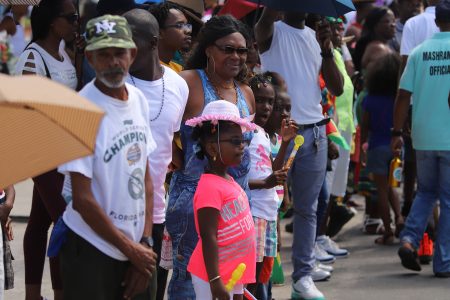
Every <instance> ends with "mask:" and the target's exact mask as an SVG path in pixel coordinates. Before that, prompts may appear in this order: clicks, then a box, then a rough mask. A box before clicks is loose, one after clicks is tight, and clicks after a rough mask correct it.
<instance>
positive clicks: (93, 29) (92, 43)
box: [86, 15, 136, 51]
mask: <svg viewBox="0 0 450 300" xmlns="http://www.w3.org/2000/svg"><path fill="white" fill-rule="evenodd" d="M86 41H87V46H86V51H93V50H98V49H103V48H110V47H116V48H125V49H132V48H136V44H135V43H134V42H133V37H132V33H131V29H130V26H129V25H128V22H127V20H126V19H125V18H123V17H120V16H112V15H104V16H101V17H98V18H95V19H92V20H90V21H89V22H88V23H87V25H86Z"/></svg>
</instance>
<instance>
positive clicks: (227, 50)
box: [214, 44, 248, 56]
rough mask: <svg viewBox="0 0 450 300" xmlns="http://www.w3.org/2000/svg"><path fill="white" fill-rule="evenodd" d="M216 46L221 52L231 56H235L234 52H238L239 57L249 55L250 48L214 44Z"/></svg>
mask: <svg viewBox="0 0 450 300" xmlns="http://www.w3.org/2000/svg"><path fill="white" fill-rule="evenodd" d="M214 46H216V47H217V48H218V49H219V50H220V51H222V52H223V53H225V54H227V55H230V54H234V52H236V53H237V54H238V55H239V56H242V55H246V54H247V53H248V48H244V47H242V48H235V47H233V46H220V45H217V44H214Z"/></svg>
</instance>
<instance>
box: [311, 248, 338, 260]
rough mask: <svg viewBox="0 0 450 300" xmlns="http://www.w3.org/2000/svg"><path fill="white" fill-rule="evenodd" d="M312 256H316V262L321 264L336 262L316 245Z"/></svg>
mask: <svg viewBox="0 0 450 300" xmlns="http://www.w3.org/2000/svg"><path fill="white" fill-rule="evenodd" d="M314 255H315V256H316V260H318V261H319V262H321V263H323V264H332V263H334V261H335V260H336V258H335V257H334V256H333V255H331V254H328V253H327V251H325V250H323V249H322V248H321V247H320V246H319V244H318V243H316V245H315V246H314Z"/></svg>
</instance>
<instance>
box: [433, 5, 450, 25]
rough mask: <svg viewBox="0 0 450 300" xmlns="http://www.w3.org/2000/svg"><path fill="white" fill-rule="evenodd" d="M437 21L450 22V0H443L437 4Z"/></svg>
mask: <svg viewBox="0 0 450 300" xmlns="http://www.w3.org/2000/svg"><path fill="white" fill-rule="evenodd" d="M436 21H438V22H450V0H441V2H439V4H437V5H436Z"/></svg>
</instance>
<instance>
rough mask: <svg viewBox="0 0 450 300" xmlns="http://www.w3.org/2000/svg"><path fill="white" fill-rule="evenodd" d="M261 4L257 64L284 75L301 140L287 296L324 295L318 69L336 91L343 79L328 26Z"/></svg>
mask: <svg viewBox="0 0 450 300" xmlns="http://www.w3.org/2000/svg"><path fill="white" fill-rule="evenodd" d="M278 15H279V13H278V12H275V11H272V10H270V9H267V8H265V9H264V12H263V14H262V16H261V19H260V20H259V22H258V23H257V24H256V27H255V36H256V41H257V43H258V47H259V50H260V53H261V63H262V68H263V69H264V70H265V71H275V72H278V73H280V74H281V76H283V77H284V79H285V80H286V83H287V86H288V93H289V95H290V96H291V99H292V118H293V119H294V120H295V121H296V122H297V123H298V124H299V127H300V130H299V132H298V133H299V134H301V135H303V136H304V138H305V143H304V145H303V146H302V148H301V149H300V150H299V151H298V153H297V155H296V158H295V161H294V164H293V166H292V168H291V172H290V176H291V178H292V192H293V198H294V210H295V215H294V218H295V221H294V227H295V228H294V242H293V247H292V253H293V255H292V260H293V266H294V272H293V274H292V279H293V285H292V299H315V300H319V299H325V298H324V296H323V294H322V293H321V292H320V291H319V290H318V289H317V288H316V287H315V285H314V283H313V281H312V278H311V272H312V270H313V268H314V263H315V257H314V244H315V238H316V236H315V235H316V222H317V221H316V210H317V201H318V196H319V192H320V189H321V187H322V184H323V180H324V176H325V172H326V163H327V138H326V134H325V126H323V125H325V124H326V123H327V120H324V117H323V114H322V107H321V105H320V102H321V90H320V87H319V73H320V72H322V75H323V78H324V80H325V83H326V86H327V88H328V90H329V91H330V92H331V93H333V94H334V95H336V96H339V95H340V94H342V92H343V82H344V81H343V78H342V75H341V73H340V72H339V69H338V68H337V66H336V64H335V62H334V59H333V48H332V47H333V46H332V43H331V30H330V28H329V26H320V27H319V31H318V32H317V39H316V32H314V30H312V29H310V28H308V27H306V26H305V16H306V14H304V13H284V17H283V20H282V21H277V22H275V20H277V19H278Z"/></svg>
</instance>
